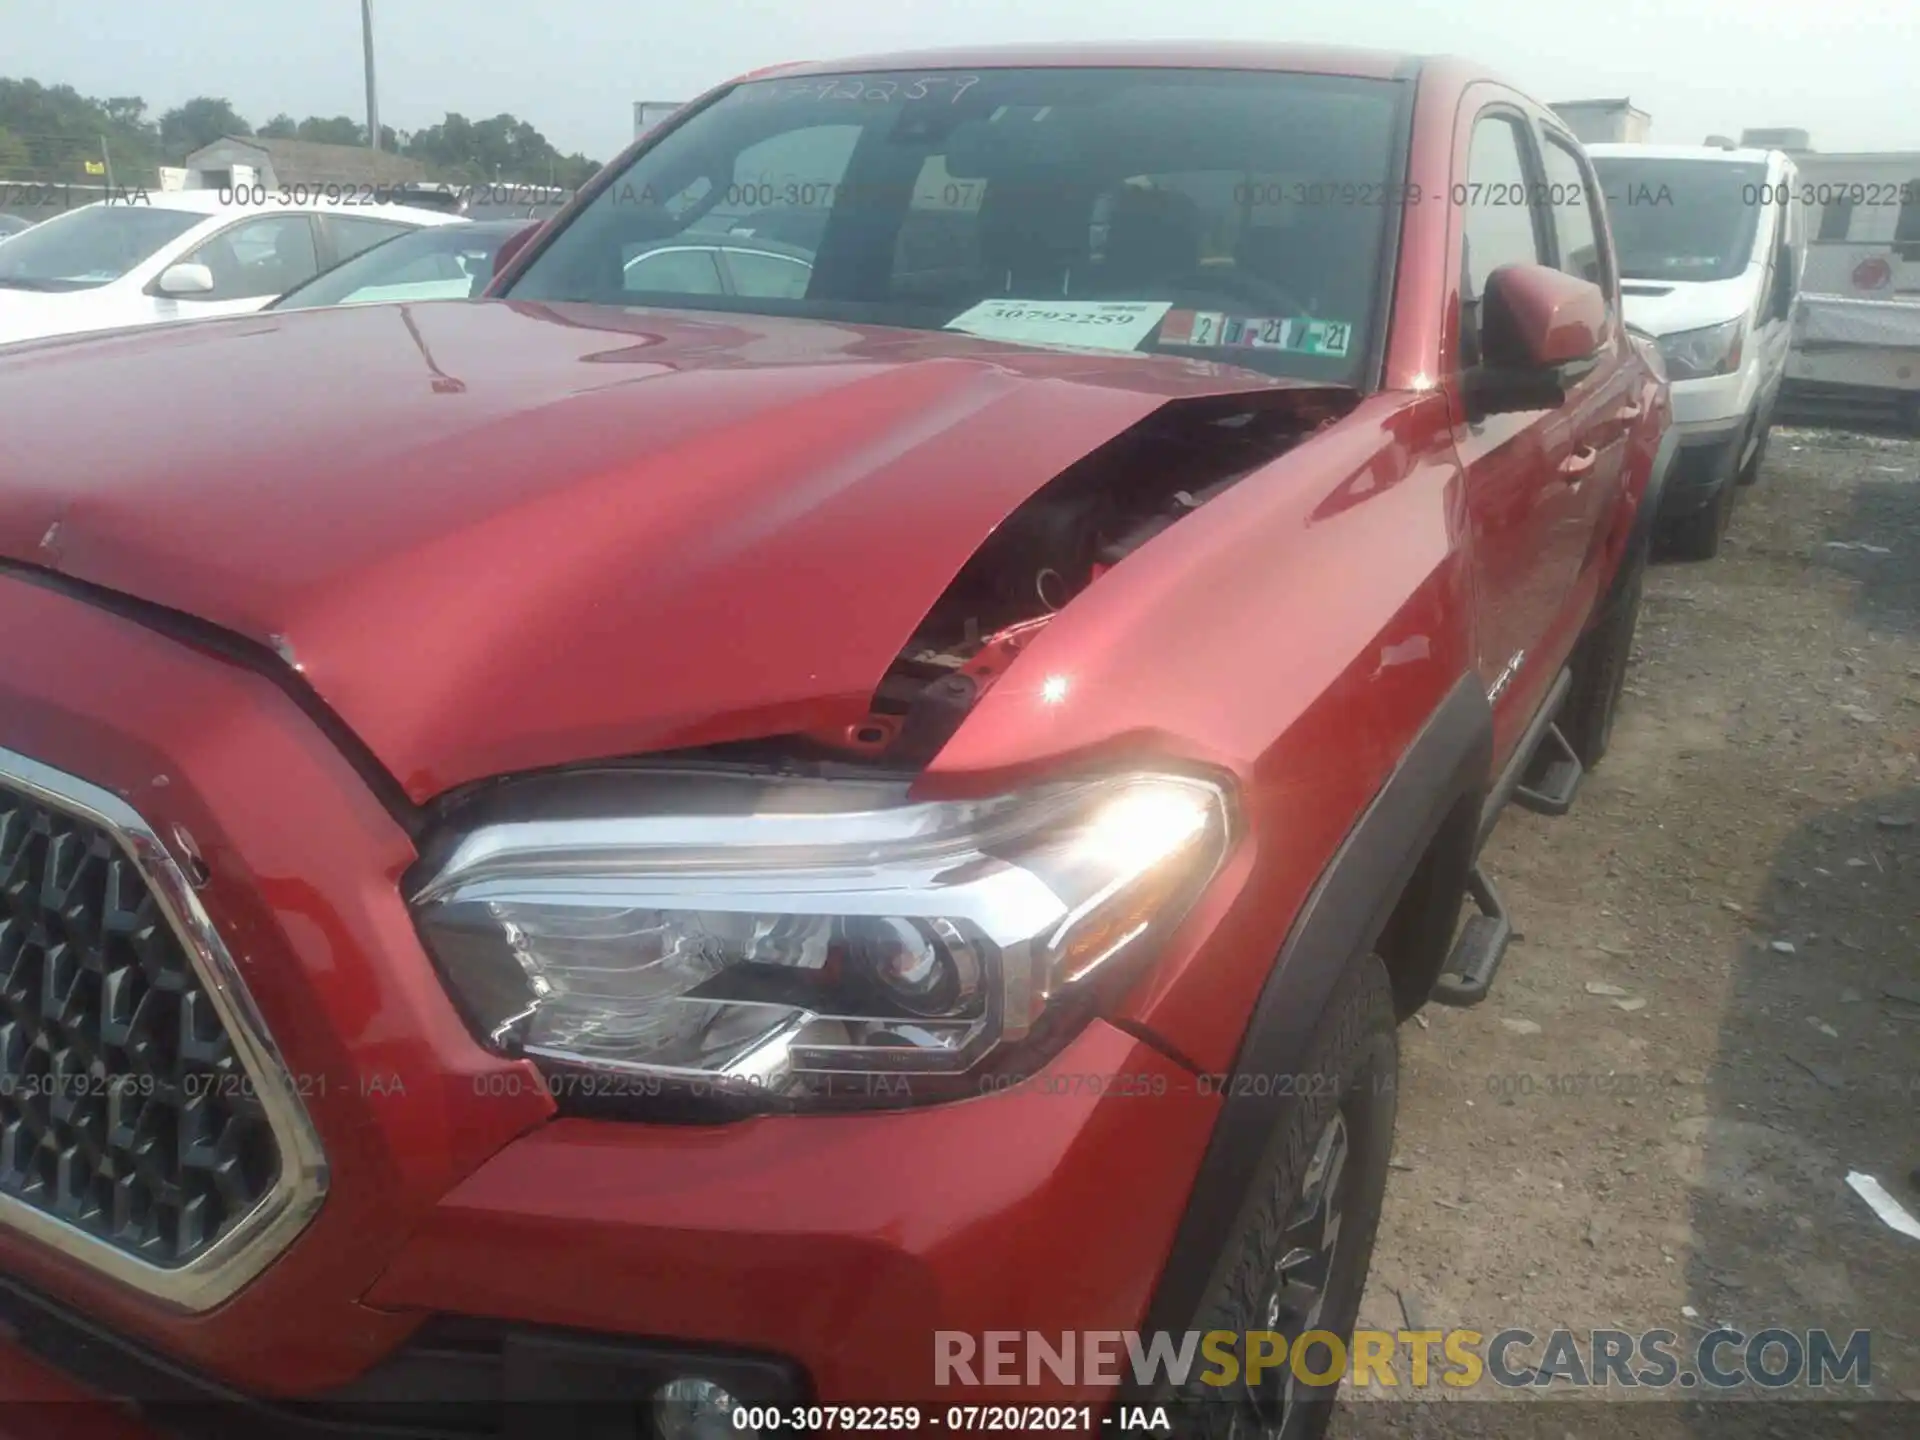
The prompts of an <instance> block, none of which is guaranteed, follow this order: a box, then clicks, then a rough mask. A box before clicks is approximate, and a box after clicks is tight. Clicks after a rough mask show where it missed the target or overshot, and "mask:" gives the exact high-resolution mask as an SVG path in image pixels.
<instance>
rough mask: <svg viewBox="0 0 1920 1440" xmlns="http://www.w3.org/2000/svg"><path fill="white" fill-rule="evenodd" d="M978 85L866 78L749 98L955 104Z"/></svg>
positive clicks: (966, 80)
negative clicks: (903, 82)
mask: <svg viewBox="0 0 1920 1440" xmlns="http://www.w3.org/2000/svg"><path fill="white" fill-rule="evenodd" d="M979 83H980V77H979V76H978V75H922V76H919V77H918V78H917V79H913V80H909V81H907V82H906V83H905V84H904V85H903V84H902V83H901V82H900V81H898V80H872V79H869V78H867V77H866V76H853V77H846V76H836V77H835V78H833V79H831V80H802V81H797V82H794V83H792V84H788V85H773V86H769V87H768V88H766V89H764V90H759V89H757V87H753V88H754V90H755V93H753V94H751V95H750V96H748V97H743V98H752V99H758V100H822V101H825V100H861V101H878V102H879V103H881V104H886V103H888V102H889V101H892V100H894V99H896V98H898V99H901V100H933V101H935V102H938V101H940V100H945V101H946V102H947V103H948V104H949V105H952V104H957V103H958V102H959V99H960V97H961V96H962V95H964V94H966V93H967V91H969V90H971V89H972V88H973V87H974V86H976V85H978V84H979Z"/></svg>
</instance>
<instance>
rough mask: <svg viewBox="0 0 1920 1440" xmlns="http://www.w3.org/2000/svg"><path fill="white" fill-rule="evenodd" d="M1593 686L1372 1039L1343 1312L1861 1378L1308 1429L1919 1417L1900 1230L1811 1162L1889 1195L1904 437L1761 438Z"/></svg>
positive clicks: (1828, 1429)
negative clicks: (1437, 968)
mask: <svg viewBox="0 0 1920 1440" xmlns="http://www.w3.org/2000/svg"><path fill="white" fill-rule="evenodd" d="M1836 542H1837V543H1836ZM1862 545H1864V546H1871V547H1877V548H1874V549H1865V548H1858V547H1860V546H1862ZM1628 686H1629V691H1628V695H1627V697H1626V700H1625V702H1624V709H1623V714H1622V717H1621V720H1620V724H1619V728H1618V730H1617V732H1616V736H1615V739H1614V745H1613V752H1612V754H1611V755H1610V756H1609V758H1608V759H1607V761H1606V763H1605V764H1604V765H1602V766H1601V767H1600V768H1599V769H1598V770H1597V771H1596V773H1595V774H1594V775H1592V776H1591V777H1589V779H1588V781H1587V784H1586V786H1585V788H1584V789H1583V790H1582V792H1581V795H1580V798H1579V800H1578V802H1577V803H1576V805H1575V807H1574V811H1573V813H1572V814H1571V815H1570V816H1568V817H1567V818H1565V819H1561V820H1549V819H1543V818H1540V817H1537V816H1534V815H1530V814H1527V813H1525V812H1521V811H1514V812H1511V813H1510V815H1509V817H1508V818H1507V819H1506V820H1504V821H1503V822H1502V826H1501V829H1500V832H1499V834H1498V835H1497V836H1496V837H1495V839H1494V841H1493V843H1492V845H1491V846H1490V853H1489V857H1488V863H1489V870H1490V872H1491V873H1492V874H1493V876H1494V877H1495V880H1496V882H1497V883H1498V884H1499V885H1500V886H1501V887H1502V889H1503V890H1504V892H1505V895H1506V898H1507V901H1508V903H1509V905H1510V907H1511V908H1512V910H1513V913H1514V923H1515V927H1516V929H1517V930H1519V931H1520V932H1521V933H1522V936H1523V937H1524V938H1522V939H1521V940H1520V941H1519V943H1518V944H1516V945H1515V946H1514V948H1513V949H1512V950H1511V951H1510V952H1509V954H1508V958H1507V962H1506V966H1505V968H1504V970H1503V971H1502V974H1501V977H1500V980H1499V982H1498V984H1497V985H1496V986H1495V989H1494V993H1493V995H1492V996H1491V997H1490V998H1489V999H1488V1001H1487V1002H1486V1003H1485V1004H1484V1005H1483V1006H1481V1007H1480V1008H1478V1009H1475V1010H1467V1011H1458V1010H1445V1009H1440V1008H1437V1007H1435V1008H1432V1009H1430V1010H1429V1011H1428V1012H1427V1015H1426V1016H1425V1017H1424V1018H1425V1021H1426V1023H1425V1025H1424V1026H1420V1025H1410V1026H1408V1027H1407V1029H1406V1030H1405V1032H1404V1034H1403V1041H1402V1044H1403V1055H1402V1089H1401V1100H1400V1122H1399V1139H1398V1147H1397V1158H1396V1160H1395V1166H1396V1169H1395V1172H1394V1174H1393V1176H1392V1182H1391V1185H1390V1187H1389V1190H1388V1196H1387V1207H1386V1218H1385V1222H1384V1227H1383V1229H1382V1232H1381V1236H1380V1242H1379V1248H1378V1250H1377V1252H1376V1254H1375V1258H1374V1264H1373V1275H1372V1281H1371V1285H1370V1288H1369V1290H1368V1295H1367V1300H1366V1303H1365V1305H1364V1306H1363V1309H1362V1312H1361V1324H1362V1325H1363V1326H1379V1327H1381V1328H1386V1329H1403V1328H1407V1325H1408V1322H1409V1321H1414V1322H1417V1324H1418V1325H1419V1326H1421V1327H1439V1328H1444V1327H1450V1326H1469V1327H1472V1328H1474V1329H1478V1330H1481V1331H1483V1332H1486V1333H1488V1334H1492V1333H1494V1332H1496V1331H1499V1330H1501V1329H1504V1328H1507V1327H1520V1328H1524V1329H1528V1330H1531V1331H1534V1332H1536V1333H1537V1334H1540V1335H1542V1336H1544V1335H1545V1333H1546V1332H1548V1331H1551V1330H1553V1329H1555V1328H1556V1327H1568V1328H1571V1329H1574V1330H1576V1331H1579V1332H1585V1331H1586V1330H1588V1329H1591V1328H1596V1327H1606V1328H1618V1329H1624V1330H1629V1331H1635V1332H1638V1331H1642V1330H1646V1329H1652V1328H1662V1327H1664V1328H1668V1329H1671V1330H1673V1331H1675V1332H1676V1333H1677V1334H1678V1335H1679V1337H1680V1340H1681V1350H1682V1355H1683V1357H1685V1356H1686V1355H1687V1352H1688V1347H1689V1344H1690V1342H1691V1340H1692V1339H1694V1338H1696V1337H1698V1336H1700V1335H1702V1334H1704V1333H1705V1332H1706V1331H1708V1330H1710V1329H1712V1328H1714V1326H1715V1325H1716V1324H1718V1323H1721V1322H1725V1323H1727V1324H1729V1325H1731V1326H1732V1327H1733V1328H1736V1329H1739V1330H1742V1331H1745V1332H1746V1333H1747V1334H1749V1335H1751V1334H1753V1333H1755V1332H1756V1331H1759V1330H1762V1329H1765V1328H1767V1327H1769V1326H1775V1325H1777V1326H1781V1327H1784V1328H1787V1329H1791V1330H1797V1331H1801V1332H1804V1331H1805V1330H1807V1329H1809V1328H1814V1327H1821V1326H1824V1327H1828V1328H1830V1329H1832V1330H1834V1331H1836V1332H1838V1334H1839V1336H1840V1338H1841V1339H1842V1340H1844V1338H1845V1336H1846V1335H1848V1334H1849V1333H1850V1332H1852V1331H1854V1330H1856V1329H1865V1330H1870V1331H1871V1332H1872V1340H1871V1362H1872V1392H1871V1394H1872V1398H1871V1399H1866V1398H1865V1397H1863V1396H1862V1394H1861V1393H1860V1392H1859V1391H1858V1390H1853V1389H1849V1390H1848V1393H1847V1394H1846V1396H1845V1399H1844V1403H1840V1404H1835V1403H1828V1404H1825V1405H1822V1406H1820V1407H1818V1408H1817V1409H1810V1408H1808V1407H1807V1406H1805V1405H1796V1406H1793V1407H1792V1408H1789V1407H1788V1405H1787V1404H1786V1403H1785V1402H1786V1401H1787V1400H1797V1401H1807V1400H1810V1399H1812V1398H1816V1396H1815V1394H1814V1393H1811V1392H1809V1391H1807V1390H1806V1389H1805V1388H1804V1387H1795V1388H1794V1389H1791V1390H1786V1391H1774V1392H1756V1391H1755V1390H1753V1389H1751V1388H1749V1389H1746V1390H1744V1391H1740V1392H1734V1393H1735V1395H1736V1399H1753V1398H1755V1397H1756V1395H1768V1396H1770V1397H1771V1398H1775V1399H1776V1403H1771V1404H1765V1405H1750V1404H1749V1405H1742V1404H1738V1403H1736V1401H1735V1400H1716V1401H1714V1402H1712V1403H1710V1404H1699V1403H1692V1404H1684V1405H1683V1404H1679V1403H1671V1402H1677V1401H1683V1400H1684V1401H1689V1402H1697V1401H1698V1399H1699V1394H1698V1391H1697V1389H1696V1390H1694V1391H1686V1392H1680V1391H1675V1390H1667V1391H1665V1392H1662V1394H1661V1395H1660V1396H1659V1398H1660V1399H1662V1400H1664V1401H1666V1402H1669V1403H1660V1404H1654V1405H1643V1404H1637V1403H1635V1404H1628V1403H1624V1397H1623V1396H1622V1392H1621V1391H1620V1390H1618V1389H1615V1390H1613V1391H1612V1392H1611V1395H1610V1396H1609V1395H1603V1394H1602V1393H1601V1392H1594V1391H1589V1392H1586V1394H1585V1395H1584V1396H1582V1397H1581V1398H1580V1399H1578V1400H1575V1401H1573V1402H1571V1403H1565V1404H1554V1403H1551V1402H1544V1403H1543V1402H1542V1401H1540V1399H1539V1398H1538V1396H1539V1394H1540V1393H1541V1392H1538V1391H1533V1392H1528V1391H1513V1390H1500V1389H1498V1388H1497V1387H1494V1386H1492V1385H1491V1384H1490V1383H1488V1382H1484V1381H1483V1382H1482V1384H1481V1386H1480V1387H1479V1388H1478V1389H1477V1390H1475V1391H1474V1392H1471V1394H1469V1395H1462V1394H1460V1393H1452V1392H1449V1393H1445V1394H1442V1392H1443V1391H1445V1387H1444V1386H1438V1385H1435V1386H1433V1387H1431V1388H1430V1389H1429V1390H1428V1391H1427V1392H1425V1398H1428V1399H1448V1400H1453V1401H1456V1402H1460V1401H1464V1402H1465V1403H1453V1404H1419V1405H1409V1404H1382V1403H1375V1402H1374V1401H1372V1400H1370V1399H1367V1398H1365V1397H1356V1398H1354V1399H1351V1400H1349V1401H1348V1403H1347V1404H1346V1405H1345V1406H1344V1408H1343V1411H1342V1413H1341V1415H1340V1416H1339V1417H1338V1419H1337V1420H1336V1422H1335V1427H1334V1434H1335V1435H1336V1436H1338V1437H1341V1440H1372V1437H1387V1436H1396V1437H1399V1436H1428V1435H1431V1436H1456V1435H1457V1436H1481V1435H1491V1434H1495V1433H1498V1434H1501V1435H1520V1434H1527V1435H1536V1434H1537V1435H1540V1436H1543V1437H1550V1440H1568V1437H1574V1436H1577V1437H1580V1440H1588V1437H1602V1436H1604V1437H1608V1440H1611V1437H1615V1436H1621V1437H1624V1436H1629V1435H1631V1436H1647V1437H1661V1440H1664V1437H1667V1436H1674V1437H1714V1440H1718V1437H1721V1436H1731V1435H1736V1434H1737V1435H1742V1436H1745V1435H1755V1436H1759V1435H1778V1436H1782V1437H1794V1440H1798V1437H1801V1436H1809V1435H1815V1434H1819V1435H1825V1434H1836V1435H1868V1434H1872V1435H1882V1434H1885V1435H1906V1436H1920V1404H1915V1403H1913V1402H1920V1241H1914V1240H1909V1239H1905V1238H1902V1237H1901V1236H1899V1235H1897V1234H1896V1233H1895V1232H1894V1231H1892V1230H1891V1229H1889V1228H1888V1227H1887V1226H1886V1225H1884V1224H1883V1223H1881V1221H1880V1220H1878V1219H1877V1218H1875V1216H1874V1215H1873V1213H1872V1212H1871V1211H1870V1210H1869V1209H1868V1207H1867V1206H1866V1204H1865V1203H1864V1202H1863V1201H1862V1200H1860V1199H1859V1198H1858V1197H1857V1196H1856V1195H1855V1194H1854V1193H1853V1192H1852V1191H1850V1190H1849V1189H1848V1188H1847V1187H1846V1185H1845V1184H1844V1183H1843V1182H1844V1177H1845V1176H1846V1174H1847V1172H1848V1171H1849V1170H1861V1171H1865V1172H1868V1173H1870V1174H1872V1175H1874V1176H1876V1177H1878V1178H1879V1179H1880V1180H1881V1182H1882V1183H1883V1184H1885V1185H1886V1186H1887V1187H1888V1188H1889V1189H1890V1190H1891V1191H1892V1192H1893V1193H1894V1194H1895V1196H1896V1197H1897V1198H1899V1199H1901V1200H1902V1201H1903V1202H1904V1203H1905V1204H1906V1205H1907V1206H1908V1208H1909V1209H1910V1210H1912V1211H1914V1212H1915V1213H1920V1189H1916V1181H1915V1180H1910V1179H1909V1175H1910V1172H1914V1171H1915V1169H1916V1167H1920V1124H1917V1123H1916V1119H1917V1118H1920V443H1916V442H1914V441H1911V440H1894V439H1881V438H1874V437H1866V436H1859V435H1850V434H1843V433H1837V432H1824V431H1812V430H1785V429H1779V430H1776V431H1775V432H1774V435H1773V440H1772V445H1771V449H1770V451H1769V454H1768V459H1767V464H1766V467H1765V472H1764V474H1763V476H1762V479H1761V482H1760V484H1759V485H1758V487H1757V488H1755V489H1753V490H1749V491H1747V492H1745V493H1744V494H1743V495H1742V497H1741V503H1740V505H1739V508H1738V509H1736V511H1735V514H1734V519H1733V528H1732V531H1731V533H1730V534H1729V536H1728V539H1727V543H1726V546H1725V548H1724V549H1723V551H1722V554H1721V556H1720V557H1719V558H1718V559H1716V560H1714V561H1712V562H1709V563H1706V564H1700V565H1665V566H1660V567H1658V568H1656V570H1655V571H1654V572H1653V574H1652V577H1651V579H1650V582H1649V585H1648V590H1647V598H1646V608H1645V610H1644V612H1643V614H1642V616H1641V621H1640V633H1639V642H1638V645H1637V647H1636V656H1635V664H1634V668H1633V671H1632V673H1631V674H1630V676H1629V679H1628ZM1595 987H1599V988H1598V991H1597V992H1596V989H1595ZM1900 995H1903V996H1904V997H1905V1002H1906V1003H1903V1002H1902V1000H1900V999H1899V998H1896V996H1900ZM1738 1353H1739V1352H1738V1351H1735V1352H1733V1353H1732V1356H1727V1355H1725V1354H1723V1356H1722V1358H1723V1359H1725V1358H1736V1357H1737V1356H1738ZM1539 1354H1540V1349H1539V1347H1538V1346H1535V1347H1533V1348H1532V1349H1531V1351H1529V1350H1527V1349H1524V1348H1522V1349H1516V1350H1515V1352H1514V1357H1515V1359H1516V1360H1520V1361H1522V1362H1525V1361H1527V1360H1529V1359H1532V1360H1534V1361H1537V1360H1538V1358H1539ZM1636 1368H1638V1367H1637V1366H1636ZM1402 1384H1403V1385H1404V1384H1405V1380H1404V1378H1403V1380H1402ZM1374 1393H1378V1392H1374ZM1401 1393H1402V1394H1403V1395H1404V1394H1405V1391H1404V1390H1403V1391H1402V1392H1401ZM1546 1393H1547V1394H1549V1395H1564V1394H1565V1393H1566V1389H1565V1387H1564V1386H1556V1387H1554V1388H1553V1389H1551V1390H1549V1391H1548V1392H1546ZM1500 1398H1505V1399H1520V1400H1532V1401H1533V1403H1531V1404H1526V1405H1495V1404H1491V1403H1474V1402H1476V1401H1492V1400H1495V1399H1500ZM1634 1398H1635V1399H1636V1400H1640V1399H1648V1398H1653V1397H1652V1396H1651V1395H1650V1394H1649V1392H1646V1391H1640V1392H1638V1393H1637V1395H1636V1396H1635V1397H1634ZM1833 1398H1834V1397H1833V1396H1832V1392H1831V1391H1829V1392H1828V1399H1829V1402H1831V1401H1832V1400H1833ZM1601 1399H1612V1400H1614V1401H1615V1402H1616V1403H1613V1404H1607V1405H1604V1406H1603V1407H1601V1406H1596V1405H1595V1404H1593V1403H1591V1402H1593V1401H1597V1400H1601ZM1877 1402H1892V1403H1890V1404H1882V1403H1877Z"/></svg>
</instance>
